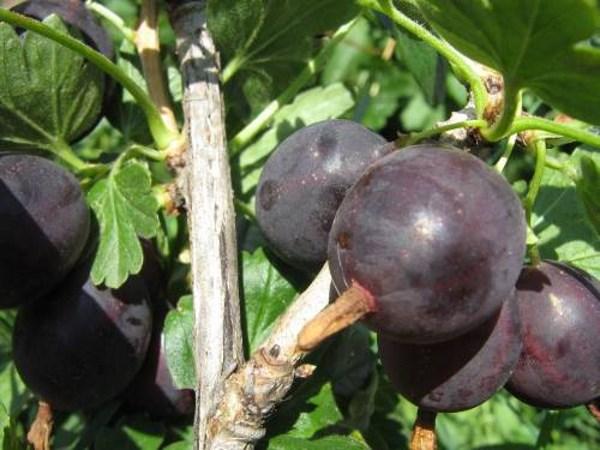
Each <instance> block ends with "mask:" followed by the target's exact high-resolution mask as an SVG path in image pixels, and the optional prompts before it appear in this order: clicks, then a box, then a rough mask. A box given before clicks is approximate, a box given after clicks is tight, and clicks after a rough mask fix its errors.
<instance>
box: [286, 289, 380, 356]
mask: <svg viewBox="0 0 600 450" xmlns="http://www.w3.org/2000/svg"><path fill="white" fill-rule="evenodd" d="M373 310H374V305H373V298H372V296H371V294H369V292H368V291H367V290H366V289H365V288H363V287H362V286H360V285H359V284H358V283H356V282H353V283H352V285H351V286H350V287H349V288H348V289H346V290H345V291H344V292H343V293H342V295H340V296H339V297H338V299H337V300H336V301H335V302H333V303H331V304H330V305H329V306H327V307H326V308H325V309H324V310H322V311H321V312H320V313H319V314H317V316H316V317H315V318H314V319H312V320H311V321H310V322H308V323H307V324H306V325H305V326H304V328H303V329H302V331H300V334H299V335H298V343H297V347H298V350H299V351H303V352H309V351H311V350H313V349H315V348H316V347H317V346H318V345H319V344H321V343H322V342H323V341H324V340H325V339H327V338H328V337H330V336H332V335H334V334H335V333H337V332H338V331H341V330H343V329H345V328H347V327H349V326H350V325H352V324H353V323H354V322H356V321H358V320H359V319H361V318H362V317H364V316H365V314H367V313H370V312H372V311H373Z"/></svg>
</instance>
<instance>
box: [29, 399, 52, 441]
mask: <svg viewBox="0 0 600 450" xmlns="http://www.w3.org/2000/svg"><path fill="white" fill-rule="evenodd" d="M53 425H54V417H53V414H52V408H51V407H50V405H49V404H48V403H46V402H44V401H42V400H40V401H39V403H38V410H37V414H36V416H35V420H34V421H33V423H32V424H31V427H30V428H29V432H28V433H27V442H29V443H30V444H31V445H32V446H33V448H34V450H50V436H51V435H52V427H53Z"/></svg>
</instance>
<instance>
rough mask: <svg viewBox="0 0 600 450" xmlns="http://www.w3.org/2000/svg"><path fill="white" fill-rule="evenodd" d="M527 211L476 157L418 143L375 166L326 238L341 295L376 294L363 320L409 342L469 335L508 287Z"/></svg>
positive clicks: (508, 291) (521, 250) (517, 262)
mask: <svg viewBox="0 0 600 450" xmlns="http://www.w3.org/2000/svg"><path fill="white" fill-rule="evenodd" d="M525 230H526V225H525V216H524V213H523V208H522V207H521V202H520V201H519V199H518V197H517V196H516V195H515V193H514V192H513V191H512V189H511V187H510V185H509V184H508V183H507V182H506V180H505V179H504V178H503V177H502V176H500V175H499V174H497V173H496V172H495V171H494V170H492V169H491V168H489V167H488V166H486V165H485V164H484V163H483V162H482V161H481V160H479V159H478V158H476V157H475V156H473V155H471V154H469V153H466V152H463V151H460V150H458V149H454V148H448V147H440V146H435V145H434V146H431V145H429V146H428V145H421V146H413V147H408V148H405V149H402V150H398V151H396V152H394V153H392V154H390V155H388V156H386V157H384V158H382V159H380V160H379V161H377V162H376V163H374V164H373V165H371V166H370V168H369V169H367V171H366V172H365V173H364V174H363V175H362V176H361V178H360V179H359V180H358V182H357V183H356V184H355V185H354V186H353V187H352V188H351V189H350V191H349V192H348V194H347V195H346V197H345V198H344V200H343V202H342V204H341V205H340V208H339V209H338V212H337V214H336V216H335V220H334V222H333V226H332V229H331V233H330V235H329V265H330V268H331V274H332V277H333V282H334V284H335V286H336V289H337V291H338V293H342V292H343V291H345V290H346V289H348V288H349V287H350V285H351V284H352V283H356V284H358V285H360V286H362V288H364V289H366V290H367V291H368V293H369V294H370V295H371V297H372V298H371V299H370V300H371V302H372V305H371V307H372V308H373V312H372V313H370V314H368V315H367V316H366V319H365V320H366V323H367V324H368V325H369V326H370V327H372V328H373V329H374V330H375V331H377V332H378V333H381V334H384V335H387V336H388V337H389V338H392V339H395V340H398V341H402V342H404V343H413V344H428V343H434V342H441V341H445V340H449V339H452V338H454V337H457V336H460V335H462V334H465V333H466V332H468V331H470V330H472V329H474V328H475V327H476V326H478V325H481V324H482V323H483V322H484V321H485V320H487V319H489V318H490V317H491V316H492V315H494V314H495V313H496V312H497V311H498V310H499V309H500V307H501V305H502V302H503V301H504V300H505V299H506V298H507V297H508V296H509V295H510V294H511V292H512V290H513V289H514V286H515V282H516V280H517V278H518V276H519V271H520V268H521V265H522V261H523V257H524V254H525Z"/></svg>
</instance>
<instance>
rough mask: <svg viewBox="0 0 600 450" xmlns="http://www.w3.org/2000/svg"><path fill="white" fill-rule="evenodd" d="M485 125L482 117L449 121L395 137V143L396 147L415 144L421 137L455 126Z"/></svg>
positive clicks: (478, 126) (474, 126)
mask: <svg viewBox="0 0 600 450" xmlns="http://www.w3.org/2000/svg"><path fill="white" fill-rule="evenodd" d="M485 126H487V122H486V121H485V120H483V119H474V120H463V121H461V122H455V123H450V124H447V125H442V126H440V127H434V128H429V129H427V130H423V131H419V132H417V133H411V134H409V135H408V136H401V137H399V138H398V139H396V141H395V142H396V145H397V146H398V147H404V146H408V145H413V144H416V143H418V142H420V141H422V140H423V139H427V138H431V137H434V136H437V135H439V134H442V133H445V132H446V131H451V130H456V129H457V128H482V127H485Z"/></svg>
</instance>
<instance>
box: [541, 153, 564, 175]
mask: <svg viewBox="0 0 600 450" xmlns="http://www.w3.org/2000/svg"><path fill="white" fill-rule="evenodd" d="M546 167H549V168H550V169H554V170H560V171H562V172H565V170H566V168H567V165H566V164H565V163H562V162H560V161H559V160H558V159H556V158H553V157H551V156H548V155H546Z"/></svg>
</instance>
